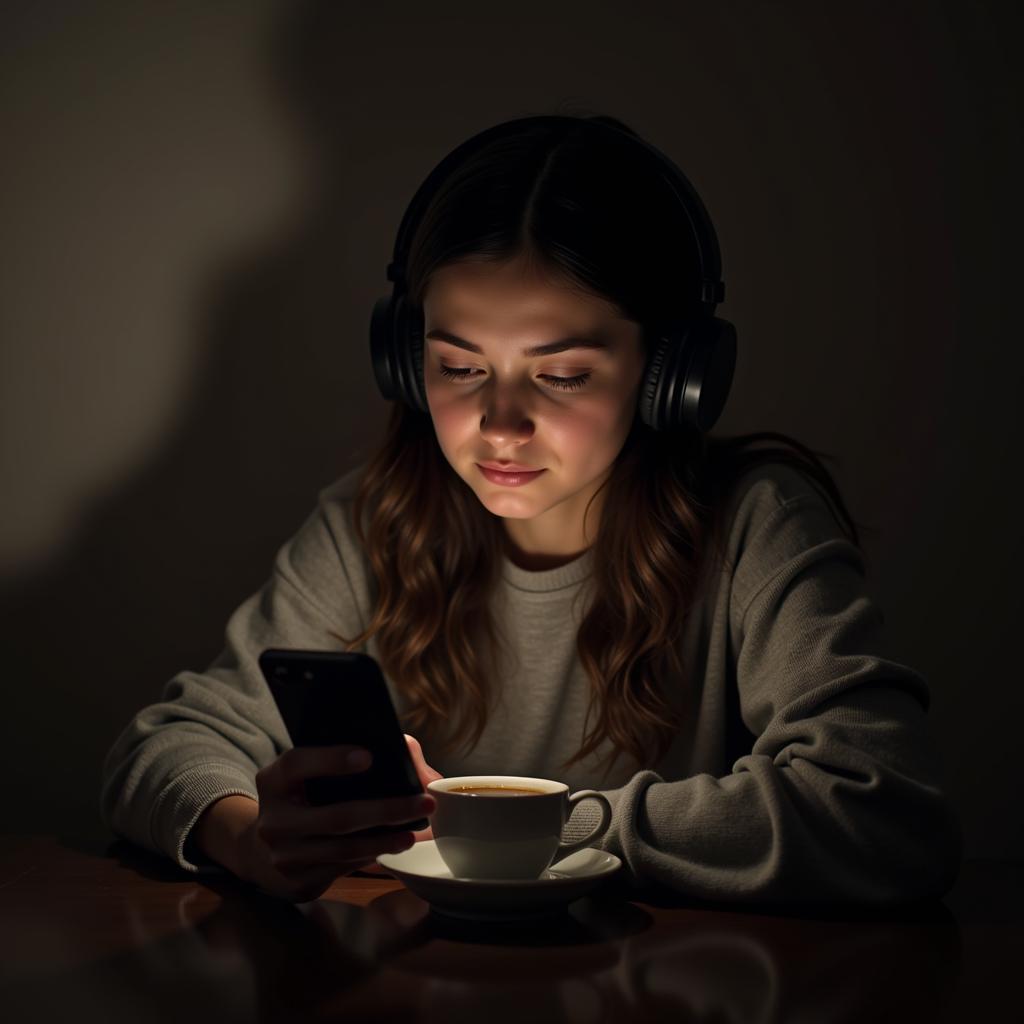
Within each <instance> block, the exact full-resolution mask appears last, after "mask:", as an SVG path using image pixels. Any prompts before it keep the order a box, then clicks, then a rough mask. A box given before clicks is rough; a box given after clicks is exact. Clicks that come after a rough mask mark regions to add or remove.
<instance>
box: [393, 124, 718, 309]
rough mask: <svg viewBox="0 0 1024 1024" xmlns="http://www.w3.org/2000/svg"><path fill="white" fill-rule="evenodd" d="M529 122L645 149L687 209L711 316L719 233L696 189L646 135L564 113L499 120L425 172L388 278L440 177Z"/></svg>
mask: <svg viewBox="0 0 1024 1024" xmlns="http://www.w3.org/2000/svg"><path fill="white" fill-rule="evenodd" d="M530 124H537V125H541V124H548V125H551V126H555V125H566V126H571V127H575V126H578V125H581V124H586V125H596V126H598V127H599V128H602V129H605V130H609V131H613V132H614V133H615V134H616V136H618V137H619V138H620V139H626V140H628V141H629V142H632V143H633V144H634V145H636V146H637V147H639V148H638V152H644V151H646V153H647V154H648V156H649V157H651V158H653V166H654V167H655V168H656V169H657V171H658V173H659V176H660V177H661V179H662V180H663V181H664V182H665V183H666V184H667V185H668V186H669V188H671V189H672V192H673V193H674V194H675V196H676V198H677V199H678V200H679V204H680V206H682V208H683V210H685V211H686V216H687V220H688V222H689V225H690V230H691V232H692V234H693V238H694V241H695V242H696V245H697V255H698V259H699V263H700V277H701V281H700V295H699V297H698V302H699V303H700V304H701V305H703V306H704V307H705V312H706V313H707V314H708V315H709V316H710V315H712V314H713V313H714V311H715V306H716V305H718V303H720V302H722V301H723V300H724V298H725V283H724V282H723V281H722V280H721V275H722V263H721V254H720V250H719V247H718V236H717V235H716V234H715V229H714V226H713V225H712V223H711V218H710V217H709V216H708V212H707V210H706V209H705V207H704V203H703V202H702V200H701V198H700V196H699V195H698V194H697V190H696V189H695V188H694V187H693V185H691V184H690V181H689V179H688V178H687V177H686V175H685V174H683V172H682V171H681V170H680V169H679V167H677V166H676V164H675V163H673V161H671V160H670V159H669V158H668V157H667V156H666V155H665V154H664V153H662V152H661V150H660V149H658V148H657V147H655V146H653V145H651V143H649V142H647V141H646V140H645V139H641V138H639V137H638V136H636V135H631V134H630V133H629V132H627V131H623V130H622V129H621V128H619V127H617V126H616V125H613V124H609V123H608V122H607V121H596V120H588V119H585V118H583V119H581V118H574V117H565V116H563V115H559V114H542V115H538V116H534V117H519V118H514V119H513V120H511V121H503V122H502V123H500V124H497V125H493V126H492V127H490V128H485V129H484V130H483V131H482V132H478V133H477V134H476V135H473V136H471V137H470V138H468V139H466V141H465V142H462V143H460V144H459V145H458V146H456V147H455V149H453V150H452V151H451V152H450V153H448V155H447V156H445V157H444V158H443V159H442V160H441V162H440V163H438V164H437V166H436V167H434V169H433V170H432V171H431V172H430V173H429V174H428V175H427V177H426V179H425V180H424V181H423V183H422V184H421V185H420V187H419V188H418V189H417V190H416V193H415V195H414V196H413V197H412V201H411V202H410V203H409V205H408V206H407V207H406V210H405V215H404V216H403V217H402V222H401V224H400V225H399V227H398V235H397V237H396V239H395V247H394V250H393V253H392V259H391V262H390V263H389V264H388V268H387V278H388V280H389V281H391V282H393V283H394V284H396V285H400V286H402V287H404V285H405V280H406V278H405V270H406V262H407V260H408V256H409V245H410V243H411V241H412V238H411V235H412V231H413V228H414V226H415V225H416V224H418V223H419V220H420V217H421V216H422V215H423V214H424V213H425V212H426V208H427V205H428V204H429V203H430V201H431V199H432V198H433V196H434V194H435V192H436V191H437V189H438V188H439V187H440V185H441V184H442V182H443V181H444V180H445V179H446V178H447V177H448V176H449V175H450V174H451V172H452V171H454V170H455V168H456V167H457V166H459V165H460V164H461V163H462V162H463V161H464V160H465V159H466V158H467V157H468V156H469V155H470V154H471V153H473V152H475V151H476V150H478V149H481V148H482V147H483V146H485V145H486V144H487V143H489V142H491V141H492V140H494V139H497V138H500V137H503V136H505V135H511V134H514V132H515V131H516V129H518V128H520V127H525V126H526V125H530Z"/></svg>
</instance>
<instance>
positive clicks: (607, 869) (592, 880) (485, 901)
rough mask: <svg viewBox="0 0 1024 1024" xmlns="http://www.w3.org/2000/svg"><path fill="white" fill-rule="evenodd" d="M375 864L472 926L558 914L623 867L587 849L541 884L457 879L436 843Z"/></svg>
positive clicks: (427, 841)
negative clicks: (473, 923)
mask: <svg viewBox="0 0 1024 1024" xmlns="http://www.w3.org/2000/svg"><path fill="white" fill-rule="evenodd" d="M377 863H378V864H379V865H380V866H381V867H382V868H384V869H385V870H386V871H388V872H389V873H390V874H392V875H394V876H395V878H397V879H398V880H399V881H401V882H404V883H405V885H406V886H407V887H408V888H409V889H411V890H412V891H413V892H414V893H416V895H417V896H419V897H421V898H422V899H425V900H426V901H427V902H428V903H429V904H430V905H431V906H432V907H433V908H434V909H435V910H438V911H441V912H442V913H445V914H451V915H452V916H454V917H462V918H468V919H470V920H473V921H494V920H508V919H509V918H523V917H536V916H538V915H544V914H552V913H560V912H561V911H562V910H564V909H565V907H566V906H567V905H568V904H569V903H571V902H572V901H573V900H577V899H579V898H580V897H581V896H583V895H585V894H586V893H588V892H590V890H591V889H594V888H596V887H597V886H599V885H600V884H601V883H602V882H604V881H605V880H606V879H607V878H609V877H610V876H611V875H613V874H615V872H616V871H618V870H619V868H621V867H622V861H621V860H619V858H618V857H616V856H615V854H614V853H608V852H606V851H605V850H595V849H594V848H593V847H587V848H586V849H583V850H577V851H576V852H575V853H571V854H569V856H568V857H565V858H564V859H562V860H560V861H558V863H557V864H554V865H552V866H551V867H550V868H548V869H547V870H546V871H545V872H544V873H543V874H542V875H541V876H540V878H515V879H508V880H504V879H499V878H495V879H491V878H456V877H454V876H453V875H452V873H451V871H449V869H448V866H447V865H446V864H445V862H444V861H443V860H442V859H441V854H440V853H439V852H438V849H437V843H435V842H434V841H433V840H432V839H425V840H423V842H419V843H416V844H415V846H413V847H412V848H411V849H409V850H403V851H402V852H401V853H382V854H381V855H380V856H379V857H377Z"/></svg>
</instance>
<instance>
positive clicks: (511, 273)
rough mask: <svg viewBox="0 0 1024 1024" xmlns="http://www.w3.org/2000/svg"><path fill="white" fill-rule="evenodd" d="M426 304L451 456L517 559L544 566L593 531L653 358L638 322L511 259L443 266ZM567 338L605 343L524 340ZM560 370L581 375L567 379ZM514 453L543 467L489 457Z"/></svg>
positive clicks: (437, 420)
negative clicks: (498, 472)
mask: <svg viewBox="0 0 1024 1024" xmlns="http://www.w3.org/2000/svg"><path fill="white" fill-rule="evenodd" d="M423 312H424V352H423V362H424V367H423V373H424V383H425V384H426V391H427V404H428V406H429V409H430V415H431V417H432V418H433V422H434V429H435V431H436V434H437V439H438V443H439V444H440V446H441V450H442V451H443V452H444V455H445V457H446V458H447V459H448V462H449V463H450V464H451V466H452V468H453V469H454V470H455V472H456V473H458V474H459V476H460V477H462V479H463V480H465V482H466V483H467V484H468V485H469V486H470V487H471V488H472V489H473V491H474V492H475V493H476V495H477V496H478V497H479V499H480V501H481V502H482V503H483V505H484V506H485V507H486V508H487V509H489V510H490V511H491V512H493V513H494V515H496V516H500V517H501V518H502V519H504V520H505V526H506V532H507V536H508V537H509V539H510V540H511V542H512V543H511V545H510V556H511V557H512V558H513V560H514V561H517V562H518V563H519V564H520V565H522V566H523V567H524V568H538V569H539V568H548V567H553V566H554V565H558V564H564V562H566V561H569V560H571V558H572V557H575V556H576V555H578V554H579V553H581V552H582V551H583V550H584V549H585V548H587V547H588V546H589V545H590V543H592V542H593V539H594V536H595V535H596V525H597V522H598V521H599V517H600V507H599V506H600V502H601V499H602V497H603V492H602V495H601V496H600V497H599V498H598V499H597V500H596V501H595V502H594V504H593V506H592V507H591V510H590V513H589V515H588V518H587V536H586V537H585V536H584V534H583V512H584V509H585V507H586V504H587V501H588V500H589V499H590V497H591V495H592V494H594V492H595V491H597V489H598V488H599V487H600V485H601V483H602V482H603V481H604V479H605V478H606V476H607V475H608V473H609V471H610V469H611V466H612V462H613V461H614V459H615V457H616V456H617V455H618V453H619V451H620V450H621V448H622V445H623V443H624V442H625V440H626V437H627V435H628V434H629V430H630V427H631V426H632V423H633V416H634V412H635V409H636V401H637V391H638V388H639V385H640V378H641V374H642V372H643V368H644V352H643V346H642V343H641V328H640V326H639V324H637V323H635V322H634V321H631V320H625V319H622V318H620V317H618V316H616V315H615V312H614V310H613V309H612V308H611V307H610V306H609V305H608V304H607V303H606V302H604V301H603V300H600V299H597V298H593V297H587V296H584V295H581V294H580V293H578V292H575V291H570V290H568V289H566V288H563V287H559V286H556V285H552V284H549V283H545V282H544V281H543V280H542V279H541V278H540V277H539V276H538V275H536V274H534V273H528V272H524V271H523V270H521V269H517V267H516V266H514V265H511V264H506V265H504V266H503V267H501V268H498V267H495V266H493V265H491V266H483V265H475V266H474V265H466V264H460V265H451V266H448V267H445V268H443V269H441V270H440V271H438V272H437V273H436V274H435V275H434V276H433V278H432V279H431V282H430V284H429V287H428V289H427V291H426V293H425V295H424V300H423ZM565 338H576V339H595V340H597V341H599V342H601V343H602V344H603V347H600V348H584V347H572V348H566V349H565V350H564V351H561V352H557V353H550V354H529V353H528V352H527V351H526V350H527V349H530V348H533V347H536V346H541V345H545V344H548V343H551V342H556V341H559V340H561V339H565ZM459 339H463V340H464V343H465V344H464V345H463V344H460V342H459ZM471 346H472V348H473V349H474V350H473V351H467V349H469V348H470V347H471ZM477 350H478V351H477ZM445 371H448V373H451V372H452V371H454V374H455V375H454V376H448V375H446V372H445ZM558 378H577V379H576V380H570V381H569V382H568V383H569V384H570V385H571V386H570V387H565V386H563V381H560V380H559V379H558ZM508 461H511V462H516V463H520V464H523V465H525V466H528V467H530V469H535V470H536V469H540V470H543V472H542V473H540V474H539V475H538V476H536V477H533V478H532V479H531V480H529V481H528V482H526V483H524V484H522V485H520V486H518V487H512V486H507V485H506V484H502V483H494V482H492V481H491V480H489V479H488V478H487V477H486V476H485V475H484V473H483V472H482V471H481V468H480V465H479V464H480V463H481V462H498V463H504V462H508Z"/></svg>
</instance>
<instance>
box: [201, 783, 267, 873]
mask: <svg viewBox="0 0 1024 1024" xmlns="http://www.w3.org/2000/svg"><path fill="white" fill-rule="evenodd" d="M259 807H260V805H259V804H258V803H257V802H256V801H255V800H253V799H252V797H248V796H242V795H240V794H238V793H233V794H231V795H230V796H223V797H221V798H220V799H219V800H215V801H214V802H213V803H212V804H210V806H209V807H207V808H206V810H205V811H203V813H202V814H201V815H200V816H199V820H198V821H197V822H196V824H195V826H194V827H193V829H192V833H193V836H194V838H195V845H196V847H197V848H198V850H199V851H200V852H201V853H202V854H203V855H204V856H206V857H209V859H210V860H212V861H213V862H214V863H216V864H219V865H221V867H224V868H227V870H228V871H230V872H231V873H232V874H233V875H236V876H237V877H238V878H241V879H245V878H246V876H247V870H246V864H245V858H244V844H243V838H242V837H243V834H244V833H245V831H246V829H247V828H248V827H249V825H251V823H252V822H253V821H255V820H256V818H257V816H258V815H259Z"/></svg>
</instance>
